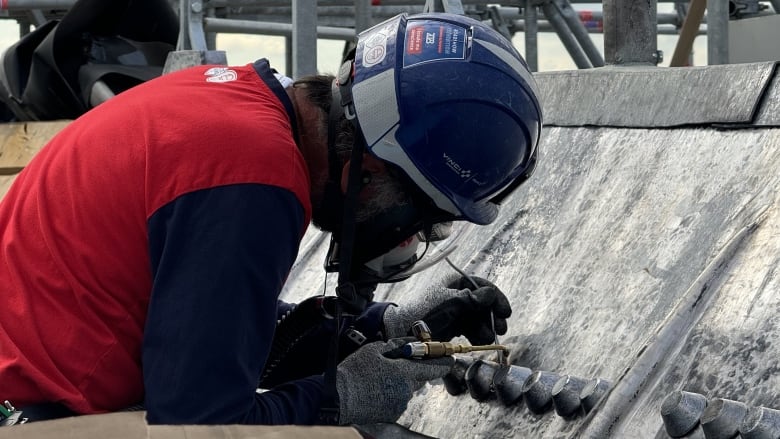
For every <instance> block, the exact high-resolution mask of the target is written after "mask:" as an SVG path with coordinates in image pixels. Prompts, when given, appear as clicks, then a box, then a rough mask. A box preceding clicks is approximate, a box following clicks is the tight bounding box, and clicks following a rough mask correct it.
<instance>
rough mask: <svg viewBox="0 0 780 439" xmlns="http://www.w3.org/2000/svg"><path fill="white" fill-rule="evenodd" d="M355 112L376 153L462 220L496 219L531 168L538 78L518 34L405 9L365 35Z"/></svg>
mask: <svg viewBox="0 0 780 439" xmlns="http://www.w3.org/2000/svg"><path fill="white" fill-rule="evenodd" d="M352 75H353V76H352V78H351V81H352V89H351V92H352V100H353V102H354V112H355V116H356V118H357V120H358V122H359V125H360V129H361V131H362V134H363V136H364V138H365V141H366V146H367V149H368V151H369V152H371V153H372V154H373V155H375V156H376V157H378V158H380V159H382V160H385V161H386V162H389V163H392V164H394V165H395V166H397V167H398V168H400V169H401V170H402V171H403V172H404V173H405V174H406V175H407V176H408V177H409V179H411V181H412V182H413V183H414V185H416V186H417V187H418V188H420V189H421V190H422V191H423V192H424V193H425V194H426V195H427V196H428V197H430V198H431V200H433V202H434V204H435V205H436V206H437V207H438V208H440V209H442V210H443V211H445V212H448V213H450V214H451V215H452V217H453V218H455V219H464V220H468V221H470V222H473V223H476V224H489V223H491V222H492V221H493V220H495V218H496V216H497V214H498V203H499V202H500V201H501V199H503V197H505V196H506V194H507V193H506V190H507V189H509V190H512V189H514V188H516V187H517V186H518V185H519V183H522V181H524V180H525V179H526V178H527V177H528V175H529V173H530V172H531V171H532V170H533V166H534V164H535V158H536V148H537V143H538V140H539V133H540V131H541V127H542V110H541V106H540V104H539V101H538V97H537V95H538V93H537V91H536V83H535V81H534V78H533V77H532V75H531V73H530V71H529V69H528V66H527V65H526V63H525V61H524V60H523V58H522V57H521V56H520V54H519V53H518V52H517V50H516V49H515V48H514V47H513V46H512V44H511V42H510V41H508V40H507V39H506V38H504V37H503V36H502V35H501V34H499V33H498V32H497V31H495V30H494V29H492V28H490V27H489V26H487V25H485V24H482V23H481V22H479V21H476V20H473V19H470V18H468V17H465V16H461V15H455V14H444V13H431V14H419V15H413V16H406V15H400V16H397V17H395V18H392V19H390V20H388V21H386V22H384V23H382V24H379V25H377V26H375V27H373V28H371V29H369V30H367V31H365V32H362V33H361V34H360V35H359V37H358V43H357V50H356V54H355V60H354V69H353V72H352Z"/></svg>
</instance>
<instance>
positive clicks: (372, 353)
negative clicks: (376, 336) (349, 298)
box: [336, 338, 455, 425]
mask: <svg viewBox="0 0 780 439" xmlns="http://www.w3.org/2000/svg"><path fill="white" fill-rule="evenodd" d="M409 341H413V339H409V338H407V339H393V340H390V341H388V342H387V343H385V342H381V341H377V342H374V343H370V344H367V345H365V346H363V347H361V348H360V349H358V350H357V351H355V352H354V353H352V354H351V355H349V356H348V357H347V358H345V359H344V361H342V362H341V364H339V366H338V369H337V371H336V390H337V391H338V394H339V412H340V417H339V423H340V424H341V425H349V424H374V423H377V422H395V421H396V420H397V419H398V418H399V417H400V416H401V415H402V414H403V412H404V410H406V406H407V404H409V400H410V399H412V394H413V393H414V392H415V391H417V390H419V389H420V388H421V387H422V386H423V385H424V384H425V382H426V381H431V380H435V379H437V378H442V377H444V376H445V375H447V374H448V373H449V372H450V370H451V369H452V365H453V364H454V363H455V360H454V358H452V357H442V358H436V359H430V360H409V359H405V358H395V359H391V358H388V357H387V356H386V355H385V354H390V355H391V356H393V355H392V354H393V353H394V352H398V350H399V348H400V347H401V346H403V345H404V344H406V343H407V342H409ZM391 351H393V352H391Z"/></svg>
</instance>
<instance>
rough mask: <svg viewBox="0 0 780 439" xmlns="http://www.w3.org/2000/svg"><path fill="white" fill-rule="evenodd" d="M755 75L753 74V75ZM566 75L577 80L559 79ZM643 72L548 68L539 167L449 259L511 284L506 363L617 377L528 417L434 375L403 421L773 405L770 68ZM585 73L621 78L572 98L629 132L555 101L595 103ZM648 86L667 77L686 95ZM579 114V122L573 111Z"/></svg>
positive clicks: (590, 425) (542, 420)
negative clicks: (572, 402) (603, 388)
mask: <svg viewBox="0 0 780 439" xmlns="http://www.w3.org/2000/svg"><path fill="white" fill-rule="evenodd" d="M608 69H610V68H608ZM611 70H613V71H614V70H616V69H615V68H611ZM617 70H619V69H617ZM757 72H759V76H760V77H761V78H762V79H761V80H760V81H755V82H751V81H753V79H751V80H750V81H746V80H745V78H755V77H756V75H757ZM724 73H728V75H725V74H724ZM572 75H575V76H577V77H578V78H579V79H578V80H577V81H569V78H571V77H572ZM652 75H654V76H653V78H652V80H651V81H649V80H648V78H647V76H645V75H643V74H641V75H640V74H636V73H632V72H630V71H627V73H625V74H621V73H620V72H617V73H616V74H613V76H612V77H611V78H610V75H607V74H605V73H603V72H599V71H597V72H596V73H594V74H590V75H588V74H587V73H583V72H577V73H576V74H574V73H572V72H561V73H558V74H555V73H551V74H545V75H544V76H545V77H544V78H540V87H541V88H542V94H543V95H544V96H559V97H560V96H565V97H566V98H565V99H561V98H548V99H547V101H545V102H544V103H545V105H546V108H545V111H546V112H547V113H550V114H556V115H557V116H556V117H555V119H554V120H555V124H551V123H548V124H547V126H546V128H545V133H544V134H545V136H544V141H543V144H542V145H541V148H542V156H541V157H542V158H541V159H540V164H539V167H538V168H537V172H536V174H535V175H534V176H533V178H532V179H531V180H530V181H529V182H528V183H527V184H526V185H524V186H523V187H522V188H521V189H520V190H518V192H517V193H515V194H514V195H513V196H512V198H511V199H509V200H508V201H506V202H505V206H504V207H503V208H502V211H501V214H500V216H499V218H498V220H497V221H496V222H495V223H494V224H491V225H489V226H485V227H477V226H470V225H467V226H465V227H464V231H463V235H462V237H461V238H460V241H459V248H458V250H456V252H455V253H454V254H453V255H451V257H450V259H451V260H453V262H454V263H455V264H457V265H459V266H460V267H461V268H463V269H465V270H466V271H467V272H470V273H472V274H476V275H479V276H483V277H486V278H488V279H491V280H493V281H494V282H495V283H496V284H498V285H499V286H501V287H502V288H503V289H504V291H505V292H506V293H507V294H508V295H509V296H510V299H511V302H512V304H513V307H514V311H515V312H514V315H513V317H512V318H511V319H510V330H509V333H508V334H507V336H505V337H503V338H502V340H501V341H502V342H503V343H506V344H509V345H511V350H512V355H511V358H512V363H513V364H515V365H521V366H525V367H528V368H530V369H532V370H545V371H553V372H557V373H560V374H571V375H574V376H577V377H582V378H586V379H590V378H596V377H599V378H604V379H607V380H609V381H611V382H612V383H613V384H614V386H613V388H612V391H611V393H610V394H608V396H607V397H606V398H605V399H604V400H602V403H601V404H600V405H598V406H597V407H596V409H595V410H594V411H593V412H591V414H590V415H589V416H588V417H584V416H581V417H577V418H575V419H568V420H567V419H563V418H561V417H559V416H557V415H555V413H554V412H549V413H546V414H542V415H534V414H531V413H530V412H529V410H527V408H526V407H524V405H523V404H522V403H520V404H517V405H515V406H512V407H505V406H503V405H502V404H500V403H499V402H496V401H490V402H484V403H479V402H476V401H475V400H473V399H472V398H471V397H470V396H468V394H464V395H459V396H451V395H449V394H448V393H447V392H446V391H445V390H444V387H443V385H441V384H440V383H434V384H433V385H431V386H428V387H427V388H426V389H424V391H422V392H421V393H420V394H419V395H418V396H416V397H415V398H414V399H413V401H412V403H411V404H410V406H409V409H408V410H407V412H406V413H405V415H404V416H403V417H402V418H401V421H400V423H401V424H403V425H406V426H408V427H410V428H411V429H413V430H415V431H419V432H421V433H424V434H428V435H431V436H435V437H442V438H449V437H478V438H481V437H485V438H488V437H489V438H501V437H506V438H516V437H528V438H540V437H543V438H547V437H554V438H559V437H561V438H563V437H593V438H602V437H619V438H655V437H667V435H666V433H665V431H664V426H663V422H662V419H661V415H660V406H661V403H662V401H663V400H664V398H665V397H666V396H667V395H669V394H670V393H671V392H673V391H675V390H686V391H690V392H696V393H701V394H703V395H704V396H706V397H707V398H716V397H717V398H727V399H733V400H738V401H742V402H744V403H746V404H748V405H749V406H765V407H769V408H776V409H777V408H780V377H778V374H777V372H778V370H779V369H778V362H777V359H778V358H780V332H779V331H778V322H779V321H780V317H778V312H777V310H778V306H779V305H780V295H778V294H777V289H778V283H780V276H778V274H777V269H776V267H777V260H778V258H780V256H779V255H780V215H778V194H777V190H776V188H777V187H778V183H780V126H778V123H777V119H778V116H777V115H776V114H769V113H768V112H767V111H766V110H765V108H770V109H777V108H778V107H777V105H778V103H777V102H776V99H777V96H778V83H777V80H775V79H774V78H773V76H774V75H776V72H775V68H774V65H770V66H767V65H741V66H728V68H727V69H726V70H723V69H719V68H703V69H700V70H698V71H697V72H696V73H695V74H690V73H686V72H682V71H681V70H675V69H657V71H656V72H654V73H652ZM663 75H667V76H666V78H667V79H668V81H669V83H666V82H665V81H666V80H665V79H664V76H663ZM725 76H728V77H729V78H737V80H738V82H739V83H740V84H741V85H740V87H742V88H744V87H747V88H749V87H755V88H756V89H757V90H752V89H748V90H743V91H740V92H739V93H737V94H740V95H742V96H750V97H751V98H750V99H742V98H741V97H739V96H736V95H734V94H733V93H732V92H730V91H729V90H733V87H734V83H733V82H731V81H725V80H723V78H724V77H725ZM740 78H741V79H740ZM589 81H591V82H597V83H598V84H600V85H599V87H608V85H609V83H614V84H615V88H614V89H615V90H619V91H620V93H622V94H621V95H620V96H619V99H617V100H615V101H611V100H602V101H601V102H599V103H598V105H596V103H588V102H584V103H583V104H582V105H583V106H584V107H585V108H588V109H589V110H588V111H590V112H595V113H597V112H599V111H601V110H602V109H603V111H604V112H605V113H608V114H609V115H610V117H613V116H614V117H618V115H621V114H622V115H623V116H620V117H622V118H624V119H626V118H629V119H630V118H633V119H631V120H630V121H629V122H626V123H625V124H624V125H625V127H623V126H620V124H617V125H618V126H616V124H615V123H614V120H616V119H614V118H612V119H609V120H610V121H611V122H610V124H609V125H610V126H598V124H595V122H597V121H598V120H600V119H601V117H600V115H599V114H587V115H584V116H583V115H580V114H576V113H569V112H568V111H562V109H560V108H556V107H554V106H553V105H556V103H557V102H573V101H576V100H577V99H582V100H586V99H597V97H594V96H592V95H590V94H589V93H590V91H592V90H593V89H594V88H595V87H596V84H594V83H591V82H589ZM604 81H608V84H607V85H605V84H604ZM632 81H633V82H632ZM686 81H688V82H686ZM701 83H705V84H708V85H707V87H709V88H710V89H706V88H702V87H700V86H699V85H700V84H701ZM567 84H568V85H567ZM648 84H653V87H663V86H664V84H666V85H668V86H669V87H672V88H674V89H675V90H677V93H680V98H679V99H676V98H675V96H674V95H670V94H669V93H667V92H666V91H664V90H658V89H648V88H647V85H648ZM550 87H556V88H555V89H550ZM713 87H714V88H718V87H721V88H722V89H711V88H713ZM686 90H689V92H691V93H696V94H702V93H711V94H712V95H713V96H720V98H719V99H722V100H723V101H722V102H721V104H722V106H723V108H724V111H723V112H722V113H720V114H719V113H718V112H717V111H714V110H713V109H712V108H710V109H707V110H706V111H703V109H702V108H698V107H697V106H696V105H695V102H696V101H697V99H698V101H700V102H703V103H702V104H701V105H717V104H718V102H713V101H710V100H708V99H709V98H706V99H705V98H704V97H700V98H696V96H687V95H685V93H686ZM735 93H736V92H735ZM729 96H732V97H733V98H734V99H735V101H734V102H736V101H738V102H742V104H740V106H739V108H741V110H740V111H739V112H738V113H739V117H735V114H737V113H735V112H733V111H731V110H728V111H726V109H727V108H731V109H733V108H737V107H735V106H734V105H732V104H733V102H731V103H729V102H727V100H728V99H729ZM767 96H769V98H767ZM653 99H662V101H655V100H653ZM680 102H687V105H686V106H683V107H681V106H680ZM548 103H550V104H549V105H548ZM615 103H619V105H618V106H617V107H615V106H613V105H614V104H615ZM632 103H644V104H643V105H646V106H647V109H648V111H650V109H652V112H653V114H657V115H658V120H659V123H658V126H653V123H651V122H652V117H650V116H649V115H647V114H642V111H643V108H642V107H639V108H628V107H630V106H631V105H632ZM663 109H667V110H668V111H666V112H664V111H662V110H663ZM686 109H688V110H690V111H685V110H686ZM671 113H674V114H676V116H675V119H674V120H672V119H670V118H669V117H668V114H671ZM772 113H774V112H772ZM567 114H568V115H567ZM702 115H704V116H705V117H703V116H702ZM759 115H760V116H761V119H760V120H759V121H758V122H760V123H755V124H754V121H757V119H758V116H759ZM582 117H584V118H585V119H586V120H585V121H584V122H585V123H581V122H577V119H578V118H582ZM637 121H639V122H641V123H637ZM671 122H674V123H671ZM326 247H327V239H325V238H324V237H323V236H322V235H321V234H319V233H318V232H316V231H315V230H311V231H310V233H309V235H308V236H307V239H306V242H305V245H304V247H303V248H302V250H301V254H300V258H299V263H298V265H296V267H295V268H294V270H293V273H292V274H291V276H290V281H289V283H288V285H287V290H286V292H285V296H286V298H287V299H288V300H296V299H302V298H304V297H308V296H310V295H313V294H318V293H320V292H321V291H322V290H323V284H324V282H325V277H324V273H323V272H322V269H321V267H322V261H323V258H324V250H325V249H326ZM451 272H452V270H451V268H450V267H448V266H447V265H446V264H444V263H441V264H439V265H437V266H435V267H433V268H431V269H429V270H428V271H426V272H424V273H423V274H418V275H416V276H415V277H413V278H412V279H410V280H409V281H406V282H404V283H400V284H395V285H388V286H382V287H380V289H379V290H378V292H377V299H379V300H392V301H396V302H399V303H403V302H405V301H407V300H409V299H410V298H411V297H413V296H414V295H415V294H417V293H418V292H419V291H421V290H422V289H424V288H426V287H428V286H429V285H431V284H434V283H435V282H436V280H437V279H439V278H441V277H442V276H444V275H446V274H449V273H451ZM335 277H336V276H335V275H331V276H330V278H329V279H328V285H329V286H332V284H333V283H335ZM329 291H332V289H329ZM483 358H488V359H491V358H493V357H491V356H490V355H484V356H483Z"/></svg>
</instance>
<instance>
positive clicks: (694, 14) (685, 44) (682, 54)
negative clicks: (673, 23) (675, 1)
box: [669, 0, 707, 67]
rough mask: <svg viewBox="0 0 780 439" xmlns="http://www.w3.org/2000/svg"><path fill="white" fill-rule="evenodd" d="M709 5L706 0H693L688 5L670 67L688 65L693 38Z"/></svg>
mask: <svg viewBox="0 0 780 439" xmlns="http://www.w3.org/2000/svg"><path fill="white" fill-rule="evenodd" d="M706 6H707V2H706V0H691V3H690V5H689V6H688V13H687V14H686V15H685V21H683V25H682V29H681V30H680V38H679V39H678V40H677V46H675V48H674V55H672V60H671V62H670V64H669V67H683V66H687V65H688V57H689V56H690V55H691V49H692V48H693V40H694V39H695V38H696V33H697V32H698V31H699V26H701V21H702V19H703V18H704V9H705V8H706Z"/></svg>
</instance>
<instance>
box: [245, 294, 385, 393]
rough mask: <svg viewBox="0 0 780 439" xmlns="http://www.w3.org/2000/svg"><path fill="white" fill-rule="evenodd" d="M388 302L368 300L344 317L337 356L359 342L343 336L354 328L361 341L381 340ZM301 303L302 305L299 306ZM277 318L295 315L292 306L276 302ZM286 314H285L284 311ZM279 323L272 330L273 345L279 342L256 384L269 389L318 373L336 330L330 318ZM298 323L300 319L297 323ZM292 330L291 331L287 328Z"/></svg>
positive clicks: (347, 351)
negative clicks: (361, 308)
mask: <svg viewBox="0 0 780 439" xmlns="http://www.w3.org/2000/svg"><path fill="white" fill-rule="evenodd" d="M389 305H390V303H389V302H371V303H370V304H369V305H368V306H367V307H366V309H365V311H364V312H363V313H362V314H361V315H359V316H355V317H345V318H344V319H343V320H342V324H341V328H340V329H341V332H340V334H341V336H340V338H339V358H340V359H343V358H345V357H346V356H347V355H349V354H351V353H352V352H354V351H356V350H357V349H358V348H359V347H360V346H361V345H359V344H357V343H355V342H354V341H353V340H352V339H351V338H350V337H348V336H347V331H349V330H350V329H355V330H357V331H359V332H360V333H361V334H363V336H365V337H366V340H365V342H364V344H365V343H371V342H372V341H378V340H383V339H384V338H385V337H384V327H383V323H382V316H383V315H384V312H385V309H386V308H387V307H388V306H389ZM302 306H303V305H302ZM279 309H280V311H281V310H282V309H284V310H285V311H284V312H283V313H281V312H280V314H279V319H280V320H282V317H285V318H286V319H291V318H295V317H294V316H292V314H294V313H296V311H297V309H296V307H295V305H292V304H288V303H285V302H281V301H280V303H279ZM288 313H289V314H290V315H286V316H285V314H288ZM285 323H289V322H283V323H282V324H281V325H279V326H278V327H277V329H276V334H275V338H274V344H275V345H276V344H281V345H280V346H279V347H277V348H276V349H273V350H272V351H271V357H270V358H269V359H268V362H267V363H266V364H267V365H268V369H267V370H266V371H265V372H264V373H263V376H262V380H261V383H260V386H261V387H262V388H273V387H274V386H276V385H279V384H281V383H284V382H288V381H291V380H296V379H299V378H302V377H307V376H310V375H315V374H322V373H324V372H325V368H326V366H327V364H328V356H329V354H330V347H331V341H332V339H333V336H334V334H335V333H336V322H335V320H333V319H320V320H312V321H306V322H305V324H304V325H300V326H299V325H292V327H290V326H289V325H285ZM299 323H300V322H299ZM291 330H292V331H293V333H292V334H290V333H289V331H291Z"/></svg>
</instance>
